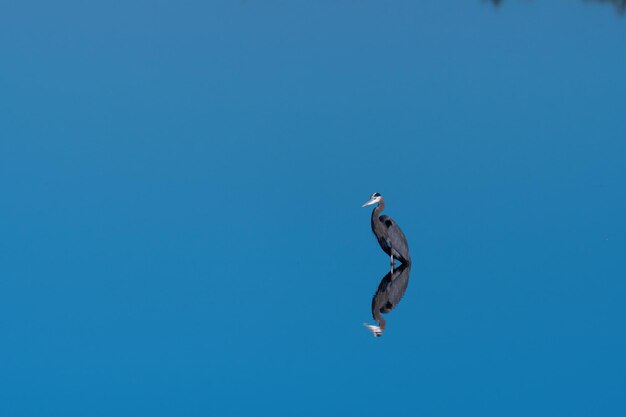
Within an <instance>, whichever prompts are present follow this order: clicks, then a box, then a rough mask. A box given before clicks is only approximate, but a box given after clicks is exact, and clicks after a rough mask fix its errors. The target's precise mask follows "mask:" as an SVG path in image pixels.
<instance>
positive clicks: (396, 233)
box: [379, 214, 409, 254]
mask: <svg viewBox="0 0 626 417" xmlns="http://www.w3.org/2000/svg"><path fill="white" fill-rule="evenodd" d="M379 220H380V221H381V223H382V224H383V225H385V226H386V227H387V233H386V239H387V241H388V242H387V243H388V244H389V246H391V247H392V248H395V249H396V250H397V251H398V252H400V253H403V254H404V253H407V254H408V253H409V248H408V245H407V243H406V237H405V236H404V233H402V230H401V229H400V227H398V224H397V223H396V222H395V221H394V220H393V219H392V218H391V217H389V216H387V215H386V214H383V215H382V216H380V217H379Z"/></svg>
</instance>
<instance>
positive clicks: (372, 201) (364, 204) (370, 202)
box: [361, 198, 376, 207]
mask: <svg viewBox="0 0 626 417" xmlns="http://www.w3.org/2000/svg"><path fill="white" fill-rule="evenodd" d="M374 203H376V199H375V198H371V199H370V200H368V201H366V202H365V203H363V205H362V206H361V207H365V206H371V205H372V204H374Z"/></svg>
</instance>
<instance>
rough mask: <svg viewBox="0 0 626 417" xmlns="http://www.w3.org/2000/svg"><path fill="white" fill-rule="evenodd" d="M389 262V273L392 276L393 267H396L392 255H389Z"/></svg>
mask: <svg viewBox="0 0 626 417" xmlns="http://www.w3.org/2000/svg"><path fill="white" fill-rule="evenodd" d="M389 260H390V261H391V273H392V274H393V267H394V266H396V265H395V262H394V260H393V254H391V255H389Z"/></svg>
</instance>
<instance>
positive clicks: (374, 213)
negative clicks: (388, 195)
mask: <svg viewBox="0 0 626 417" xmlns="http://www.w3.org/2000/svg"><path fill="white" fill-rule="evenodd" d="M384 209H385V200H380V201H379V202H378V205H377V206H376V207H375V208H374V210H372V221H374V220H376V219H378V216H379V215H380V213H381V212H382V211H383V210H384Z"/></svg>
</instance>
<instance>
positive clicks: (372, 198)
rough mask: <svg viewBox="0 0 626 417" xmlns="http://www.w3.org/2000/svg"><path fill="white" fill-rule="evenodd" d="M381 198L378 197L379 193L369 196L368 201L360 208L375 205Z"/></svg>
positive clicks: (380, 196)
mask: <svg viewBox="0 0 626 417" xmlns="http://www.w3.org/2000/svg"><path fill="white" fill-rule="evenodd" d="M382 198H383V196H382V195H380V193H374V194H372V195H371V196H370V199H369V200H368V201H366V202H365V203H364V204H363V205H362V206H361V207H365V206H371V205H372V204H376V203H378V202H379V201H380V200H382Z"/></svg>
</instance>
